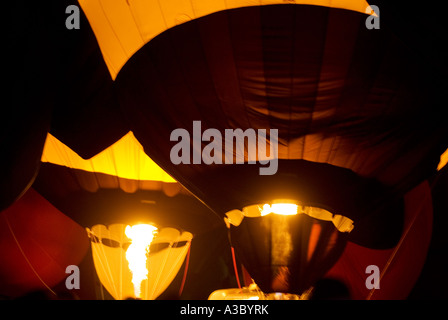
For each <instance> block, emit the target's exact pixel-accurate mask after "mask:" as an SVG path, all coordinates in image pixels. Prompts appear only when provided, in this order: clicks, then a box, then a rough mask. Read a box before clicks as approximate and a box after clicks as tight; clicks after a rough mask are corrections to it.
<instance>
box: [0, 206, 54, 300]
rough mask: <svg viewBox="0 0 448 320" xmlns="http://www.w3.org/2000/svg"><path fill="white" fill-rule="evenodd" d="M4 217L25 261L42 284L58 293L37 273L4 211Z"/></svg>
mask: <svg viewBox="0 0 448 320" xmlns="http://www.w3.org/2000/svg"><path fill="white" fill-rule="evenodd" d="M3 218H4V219H5V221H6V224H7V225H8V228H9V231H10V232H11V235H12V237H13V238H14V241H15V243H16V245H17V247H18V248H19V251H20V253H21V254H22V256H23V258H24V259H25V261H26V262H27V264H28V266H29V267H30V268H31V270H32V271H33V273H34V274H35V275H36V277H37V278H38V279H39V281H40V282H42V284H43V285H44V286H45V287H46V288H47V289H48V290H49V291H50V292H51V293H52V294H54V295H56V293H55V292H54V291H53V290H51V288H50V287H49V286H48V285H47V284H46V283H45V281H44V280H43V279H42V278H41V277H40V276H39V274H38V273H37V271H36V269H34V267H33V265H32V264H31V261H30V260H28V258H27V257H26V254H25V252H24V251H23V249H22V246H21V245H20V243H19V241H18V240H17V238H16V235H15V234H14V231H13V230H12V227H11V224H10V223H9V219H8V217H7V216H6V214H4V213H3Z"/></svg>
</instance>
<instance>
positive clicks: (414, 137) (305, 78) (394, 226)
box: [81, 1, 447, 292]
mask: <svg viewBox="0 0 448 320" xmlns="http://www.w3.org/2000/svg"><path fill="white" fill-rule="evenodd" d="M81 6H82V7H83V10H84V11H85V13H86V16H87V18H88V19H89V22H90V24H91V26H92V29H93V31H94V32H95V35H96V37H97V39H98V43H99V46H100V48H101V50H102V52H103V55H104V56H105V61H106V64H107V66H108V68H109V71H110V73H111V75H112V77H113V78H114V79H115V85H116V88H117V91H118V96H119V99H120V105H121V111H122V112H123V114H125V115H126V118H127V120H128V121H129V125H130V128H131V130H132V131H133V132H134V134H135V137H136V138H137V140H138V141H139V142H140V143H141V144H142V146H143V148H144V150H145V152H146V153H147V154H148V155H149V156H150V157H151V158H152V159H153V160H154V161H155V162H156V163H157V164H159V165H160V166H161V167H162V168H163V169H164V170H166V171H167V172H168V173H169V174H170V175H172V176H173V177H174V178H175V179H176V180H177V181H179V182H180V183H181V184H182V185H183V186H185V187H186V188H187V189H188V190H189V191H191V192H192V193H193V194H194V195H195V196H197V197H198V198H199V199H201V200H202V201H203V202H204V203H205V204H206V205H207V206H208V207H210V208H211V209H212V210H213V211H214V212H215V213H217V214H218V216H220V217H221V218H224V217H225V216H226V213H228V212H231V211H232V210H241V211H244V208H246V207H248V206H253V205H261V206H262V205H264V204H269V205H272V204H274V203H275V202H278V201H279V200H281V199H289V200H291V201H292V202H294V204H295V205H297V206H300V207H313V208H317V209H321V210H326V211H328V212H330V214H331V215H337V216H342V217H344V218H347V219H350V220H352V221H354V228H353V230H352V231H351V232H350V233H349V235H348V240H349V241H351V242H353V243H356V244H358V245H362V246H365V247H369V248H376V249H386V248H391V247H394V246H395V245H396V244H397V242H398V241H399V239H400V237H401V235H402V232H403V223H404V222H403V221H404V209H403V206H404V205H403V202H404V200H403V196H404V194H405V193H406V192H408V191H410V190H411V189H412V188H413V187H415V186H416V185H417V184H418V183H420V182H421V181H423V180H424V179H426V178H427V177H428V176H429V175H430V174H431V173H432V172H433V171H434V169H435V167H436V166H437V163H438V157H439V156H440V154H441V153H442V152H443V150H445V149H446V144H447V140H446V136H447V131H446V125H445V123H444V122H445V121H444V119H443V116H442V115H441V112H442V111H441V110H442V109H441V108H440V106H441V105H442V103H443V100H442V97H441V95H440V94H441V92H443V89H442V88H443V86H444V84H445V80H444V78H443V76H442V74H438V73H437V72H435V70H434V68H431V67H428V65H427V64H425V63H424V62H422V60H421V59H420V56H419V55H418V53H416V52H415V51H412V50H410V49H409V47H407V46H406V44H405V43H403V42H402V41H401V40H400V38H399V37H397V36H396V35H395V34H394V33H393V32H392V31H391V30H390V29H388V28H387V26H384V25H383V26H382V27H381V28H380V29H378V30H369V29H368V28H366V26H365V22H366V19H367V17H368V16H367V15H366V14H365V12H366V9H367V7H368V5H367V3H366V2H363V1H359V2H358V1H356V2H353V3H352V4H350V5H347V6H343V5H341V4H339V3H337V2H336V3H335V4H333V7H328V6H327V5H326V4H325V3H320V2H312V3H311V2H310V3H308V2H304V3H303V4H280V3H277V2H276V1H273V2H269V5H267V3H266V5H263V3H262V5H260V4H259V3H257V4H256V5H255V4H253V3H249V2H247V1H240V2H238V1H236V2H235V3H232V5H230V6H227V7H226V6H224V5H221V4H216V5H214V6H206V5H205V4H204V5H202V4H201V3H195V6H193V7H190V6H186V7H182V6H179V3H178V2H176V3H174V2H167V3H166V4H165V5H164V6H161V7H157V6H156V3H155V2H154V3H152V2H145V3H143V2H139V1H136V2H131V3H124V2H123V3H117V4H115V5H112V4H111V5H109V6H107V9H104V6H99V4H98V2H91V1H89V2H87V1H85V2H81ZM118 12H119V13H120V23H121V24H118V22H117V23H115V21H118V20H116V19H117V17H118V15H117V14H118ZM157 16H161V17H163V19H156V18H155V17H157ZM123 17H127V18H123ZM122 18H123V19H122ZM105 19H107V20H108V21H109V23H108V24H104V21H105ZM123 20H124V21H127V22H126V23H127V24H126V26H127V27H126V28H125V27H123V26H124V24H123V23H124V22H123ZM128 27H129V28H128ZM106 39H107V40H106ZM118 46H119V47H120V50H118ZM422 106H425V107H424V108H425V112H422V110H423V109H422V108H423V107H422ZM428 110H430V111H428ZM195 123H199V124H200V127H199V130H198V129H197V128H198V127H197V126H196V127H195V126H194V124H195ZM179 129H181V130H183V131H182V132H188V133H189V136H188V137H187V139H185V140H186V141H187V142H188V144H189V148H186V149H185V148H181V149H182V150H181V151H182V152H183V153H187V156H186V157H187V161H173V160H172V157H171V156H172V152H173V147H175V145H176V142H179V141H180V139H179V136H177V137H176V136H175V137H174V139H173V136H172V134H173V132H176V130H179ZM238 129H239V130H241V131H240V132H243V133H244V136H243V140H240V142H239V143H238V141H236V143H235V141H234V140H232V139H237V137H236V136H235V134H234V135H233V136H227V135H226V133H227V132H226V130H233V133H235V130H238ZM210 130H217V131H218V132H219V133H220V135H216V134H214V135H213V138H214V139H215V140H214V141H211V140H212V139H211V137H210V132H211V131H210ZM248 130H256V131H258V132H260V130H265V131H264V132H265V133H266V135H265V141H266V144H265V147H264V148H266V149H271V150H275V149H276V148H275V147H277V151H276V152H277V156H276V155H273V154H272V153H271V154H270V156H271V159H272V160H273V161H274V160H275V161H278V164H277V166H276V167H278V168H277V170H276V171H275V172H274V174H273V175H260V171H259V169H260V168H259V167H261V160H265V159H262V158H260V156H259V154H258V153H257V156H256V157H255V158H254V157H253V154H250V150H251V149H250V148H249V146H252V147H253V144H252V145H251V143H250V142H247V141H248V140H250V139H249V138H248V135H249V131H248ZM272 130H277V132H278V136H274V135H273V134H272V132H273V131H272ZM214 132H216V131H214ZM207 133H208V135H207ZM216 137H217V138H216ZM223 137H224V138H223ZM176 138H177V139H178V140H176ZM218 138H220V139H218ZM246 138H247V139H248V140H246V142H245V141H244V139H246ZM229 140H231V141H229ZM183 141H184V140H183ZM170 142H171V143H170ZM268 142H269V143H268ZM235 144H237V146H236V147H233V146H235ZM229 145H230V146H232V147H231V148H230V150H229V147H228V146H229ZM268 145H269V147H268ZM272 147H274V148H272ZM256 148H257V150H259V149H260V148H261V146H260V145H257V146H256ZM179 150H180V148H177V149H176V151H179ZM205 150H207V152H206V151H205ZM210 150H213V151H214V152H215V154H213V153H212V152H211V151H210ZM216 153H217V154H216ZM228 153H230V154H232V156H233V160H235V159H238V157H239V156H240V155H241V154H242V155H243V159H244V160H243V161H242V162H243V163H237V164H236V163H235V161H234V162H231V161H230V162H231V163H229V162H227V161H226V159H225V157H227V154H228ZM182 156H183V155H182ZM266 156H268V154H266ZM231 159H232V157H231ZM254 160H255V161H254ZM257 161H258V164H260V165H256V164H257ZM253 162H255V165H254V163H253ZM299 216H300V217H301V218H304V219H307V216H306V215H299ZM299 216H297V217H299ZM263 219H264V218H263ZM268 219H271V220H272V218H271V217H269V218H268ZM297 219H298V218H297ZM312 219H315V218H312ZM243 221H244V220H243ZM291 221H292V220H291ZM313 221H314V220H313ZM385 221H387V222H385ZM244 223H245V222H243V224H244ZM314 223H316V221H314ZM317 223H319V222H317ZM271 225H272V227H271V229H270V230H271V231H270V232H272V228H273V226H275V225H276V223H272V224H271ZM292 225H297V226H299V225H301V224H299V223H297V224H294V223H292V222H291V224H290V226H291V227H292ZM254 229H255V230H258V231H260V234H262V233H261V230H263V229H261V227H260V226H256V227H254ZM265 231H266V230H265ZM266 232H267V231H266ZM301 232H302V233H303V232H304V231H303V230H302V231H300V229H298V227H297V228H296V229H294V230H292V229H291V234H295V236H296V237H297V238H296V239H299V238H301V237H300V236H298V235H299V234H301ZM307 232H308V234H311V232H310V231H307ZM256 233H257V231H252V232H251V234H252V237H256V236H255V234H256ZM304 234H306V232H304ZM323 234H325V232H323V233H322V235H323ZM231 238H232V239H233V240H232V239H231V241H232V243H233V245H234V246H235V251H236V253H237V255H239V256H240V257H242V256H244V253H247V250H244V249H243V247H244V246H245V244H243V243H241V242H238V241H237V240H236V239H237V237H236V236H235V234H233V235H232V232H231ZM330 238H331V237H329V238H328V239H330ZM309 242H312V241H310V239H308V240H307V242H305V243H309ZM249 251H250V250H249ZM305 255H306V254H305ZM335 260H336V258H334V259H332V262H333V263H334V262H335ZM247 263H248V262H246V264H247ZM252 264H254V265H255V264H256V263H255V262H254V261H252ZM331 265H332V264H331V263H328V265H327V268H330V267H331ZM302 267H303V268H305V269H306V267H305V266H302ZM296 268H298V267H297V266H296ZM299 269H300V268H299ZM299 269H297V270H299ZM271 274H272V277H275V276H276V274H275V272H274V273H271ZM294 276H295V275H293V276H292V277H294ZM304 278H307V276H304ZM255 280H256V279H255ZM270 280H271V283H272V279H270ZM286 281H290V279H289V280H288V279H287V280H286ZM293 282H294V281H290V283H293ZM270 289H273V288H272V287H271V288H270ZM288 290H292V292H295V291H297V292H299V291H302V290H304V288H302V287H300V286H298V285H297V283H296V284H295V285H291V286H290V287H289V289H288Z"/></svg>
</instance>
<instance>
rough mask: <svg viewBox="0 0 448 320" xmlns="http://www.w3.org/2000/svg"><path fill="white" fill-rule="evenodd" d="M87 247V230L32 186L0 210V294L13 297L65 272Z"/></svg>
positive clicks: (40, 288) (47, 283) (49, 282)
mask: <svg viewBox="0 0 448 320" xmlns="http://www.w3.org/2000/svg"><path fill="white" fill-rule="evenodd" d="M88 248H89V241H88V237H87V233H86V231H85V230H84V228H82V227H81V226H80V225H78V224H77V223H76V222H74V221H73V220H71V219H70V218H68V217H67V216H65V215H64V214H63V213H62V212H60V211H59V210H57V209H56V208H55V207H54V206H53V205H52V204H50V203H49V202H48V201H47V200H45V199H44V198H43V197H42V196H41V195H40V194H39V193H37V192H36V191H35V190H34V189H33V188H30V189H28V191H27V192H26V193H25V194H24V195H23V196H22V197H21V198H20V199H19V200H17V201H16V202H15V203H14V204H13V205H11V206H10V207H9V208H7V209H6V210H4V211H2V212H1V213H0V252H1V255H2V259H1V261H0V295H2V296H4V297H7V298H16V297H19V296H23V295H25V294H28V293H31V292H35V291H46V290H48V291H50V292H51V291H52V290H51V288H52V287H53V286H55V285H57V284H58V283H60V282H61V281H63V280H64V279H66V277H68V276H69V274H71V272H70V273H66V268H67V266H69V265H78V264H79V263H80V262H81V261H82V259H83V258H84V256H85V254H86V253H87V250H88Z"/></svg>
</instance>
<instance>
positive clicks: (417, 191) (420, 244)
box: [326, 181, 433, 300]
mask: <svg viewBox="0 0 448 320" xmlns="http://www.w3.org/2000/svg"><path fill="white" fill-rule="evenodd" d="M404 200H405V221H404V227H403V233H402V236H401V239H400V241H399V242H398V244H397V245H396V246H395V247H394V248H391V249H387V250H374V249H369V248H365V247H362V246H359V245H356V244H354V243H350V242H349V243H348V244H347V246H346V248H345V251H344V253H343V254H342V256H341V258H340V259H339V260H338V262H337V263H336V264H335V265H334V266H333V268H332V269H331V270H330V271H329V272H328V273H327V275H326V278H333V279H337V280H340V281H341V282H343V283H344V284H345V285H346V286H347V288H348V290H349V291H350V296H351V298H352V299H356V300H364V299H368V300H370V299H372V300H399V299H406V298H407V297H408V295H409V293H410V292H411V290H412V288H413V287H414V285H415V283H416V281H417V279H418V277H419V276H420V272H421V271H422V268H423V265H424V263H425V260H426V255H427V252H428V248H429V244H430V241H431V234H432V221H433V207H432V197H431V190H430V187H429V184H428V182H427V181H425V182H423V183H421V184H420V185H418V186H417V187H415V188H414V189H412V190H411V191H409V192H408V193H407V194H406V195H405V198H404ZM384 223H387V221H384ZM369 265H376V266H378V268H379V273H380V278H379V288H377V289H375V288H372V289H369V288H367V286H366V280H367V278H368V277H369V276H370V275H371V274H372V273H371V271H369V272H367V273H366V268H367V267H368V266H369ZM368 282H370V281H368Z"/></svg>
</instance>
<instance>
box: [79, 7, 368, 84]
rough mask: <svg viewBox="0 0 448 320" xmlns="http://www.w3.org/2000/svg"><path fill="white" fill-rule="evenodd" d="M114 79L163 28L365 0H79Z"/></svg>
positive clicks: (360, 9) (350, 8) (354, 8)
mask: <svg viewBox="0 0 448 320" xmlns="http://www.w3.org/2000/svg"><path fill="white" fill-rule="evenodd" d="M79 3H80V5H81V7H82V9H83V11H84V13H85V14H86V16H87V19H88V20H89V23H90V25H91V27H92V29H93V32H94V33H95V36H96V38H97V40H98V44H99V46H100V49H101V52H102V54H103V57H104V60H105V62H106V65H107V67H108V69H109V72H110V74H111V76H112V79H115V78H116V76H117V74H118V72H119V71H120V69H121V68H122V67H123V65H124V64H125V63H126V61H128V59H129V58H130V57H131V56H132V55H133V54H134V53H135V52H136V51H138V50H139V49H140V48H141V47H142V46H143V45H144V44H145V43H147V42H148V41H150V40H151V39H153V38H154V37H155V36H157V35H158V34H160V33H162V32H163V31H165V30H167V29H170V28H172V27H174V26H176V25H179V24H182V23H184V22H187V21H190V20H194V19H197V18H199V17H202V16H205V15H208V14H211V13H214V12H218V11H223V10H228V9H234V8H240V7H248V6H260V5H271V4H308V5H318V6H326V7H334V8H341V9H347V10H353V11H358V12H362V13H365V12H366V9H367V8H368V6H369V5H368V3H367V1H365V0H288V1H285V0H213V1H210V0H163V1H161V0H114V1H111V0H79Z"/></svg>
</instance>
